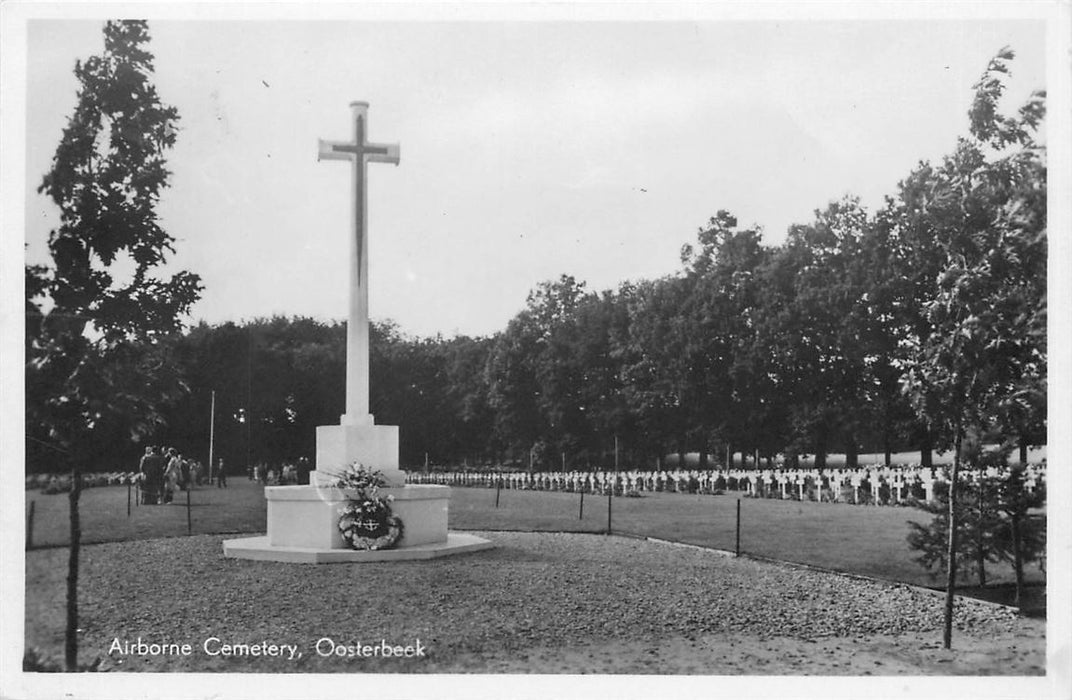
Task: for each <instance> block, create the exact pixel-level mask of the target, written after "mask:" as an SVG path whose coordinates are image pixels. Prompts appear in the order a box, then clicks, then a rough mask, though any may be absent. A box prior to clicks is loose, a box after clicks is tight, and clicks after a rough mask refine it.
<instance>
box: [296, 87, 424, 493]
mask: <svg viewBox="0 0 1072 700" xmlns="http://www.w3.org/2000/svg"><path fill="white" fill-rule="evenodd" d="M350 107H351V109H352V110H353V119H354V140H353V141H352V142H344V141H325V140H323V139H321V140H320V143H319V149H318V154H317V160H345V161H349V162H350V164H351V167H352V171H353V191H352V193H351V207H350V211H351V220H352V222H353V232H352V234H351V236H350V250H349V257H348V260H349V267H350V312H349V316H348V319H347V335H346V413H344V414H343V415H342V417H341V418H340V420H339V425H337V426H321V427H318V428H317V429H316V467H317V471H324V472H329V473H338V472H339V471H341V470H342V469H343V468H344V467H346V466H347V465H348V464H351V463H353V462H361V463H362V464H364V465H365V466H367V467H371V468H374V469H379V470H380V471H382V472H383V473H384V476H385V477H386V478H387V480H388V482H390V483H391V484H393V485H396V486H401V485H402V484H403V483H404V475H403V474H402V472H401V471H400V470H399V469H398V427H397V426H382V425H375V421H374V420H373V416H372V414H370V413H369V308H368V294H369V285H368V268H369V263H368V258H369V256H368V190H367V188H366V184H365V183H366V181H367V177H368V164H369V163H370V162H373V163H394V164H395V165H398V161H399V148H398V145H397V144H389V145H386V144H377V143H369V142H368V136H367V135H368V103H367V102H351V103H350ZM317 478H318V476H313V477H312V479H317ZM324 478H325V476H319V479H321V480H323V479H324ZM328 478H330V477H328ZM312 479H311V482H310V483H320V482H319V481H313V480H312Z"/></svg>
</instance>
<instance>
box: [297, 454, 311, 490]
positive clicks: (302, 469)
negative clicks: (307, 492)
mask: <svg viewBox="0 0 1072 700" xmlns="http://www.w3.org/2000/svg"><path fill="white" fill-rule="evenodd" d="M298 484H299V485H301V486H307V485H308V484H309V458H308V457H302V458H300V459H299V460H298Z"/></svg>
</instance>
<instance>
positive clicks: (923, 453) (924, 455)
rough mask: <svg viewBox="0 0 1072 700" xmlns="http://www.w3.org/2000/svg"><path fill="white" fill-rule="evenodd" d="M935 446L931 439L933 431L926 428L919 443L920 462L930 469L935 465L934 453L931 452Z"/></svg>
mask: <svg viewBox="0 0 1072 700" xmlns="http://www.w3.org/2000/svg"><path fill="white" fill-rule="evenodd" d="M933 447H934V443H933V441H932V440H931V431H930V430H928V429H926V428H924V429H923V435H922V437H921V438H920V445H919V464H920V466H922V467H924V468H926V469H930V468H931V467H933V466H934V455H932V454H931V450H932V448H933Z"/></svg>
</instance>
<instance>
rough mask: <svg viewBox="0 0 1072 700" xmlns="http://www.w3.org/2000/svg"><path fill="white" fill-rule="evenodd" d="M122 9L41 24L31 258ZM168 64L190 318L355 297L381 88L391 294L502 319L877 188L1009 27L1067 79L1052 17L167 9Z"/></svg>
mask: <svg viewBox="0 0 1072 700" xmlns="http://www.w3.org/2000/svg"><path fill="white" fill-rule="evenodd" d="M101 28H102V22H100V21H96V20H79V21H70V20H64V19H57V20H37V21H35V22H33V23H31V24H30V28H29V34H28V37H27V45H26V57H27V66H26V69H27V80H28V83H27V85H28V89H27V125H28V126H27V138H26V147H27V152H26V170H27V197H26V202H27V213H26V236H27V244H28V246H27V258H28V260H29V261H30V262H45V261H46V260H47V248H46V241H47V237H48V231H49V230H50V228H52V227H53V226H55V225H56V222H57V221H58V217H57V212H56V210H55V207H54V206H53V205H52V203H51V202H50V201H48V200H47V199H45V198H43V197H40V196H38V195H36V194H35V193H34V191H35V189H36V186H37V185H38V184H39V183H40V180H41V177H42V175H43V174H44V173H45V171H46V170H47V168H48V166H49V162H50V159H51V157H52V154H53V152H54V151H55V147H56V144H57V143H58V141H59V139H60V135H61V132H62V129H63V127H64V125H65V124H66V120H67V118H68V116H69V115H70V114H71V112H72V110H73V107H74V105H75V101H76V90H77V83H76V80H75V78H74V76H73V68H74V64H75V61H76V60H77V59H79V58H82V59H84V58H86V57H88V56H90V55H93V54H96V53H99V52H100V51H101V50H102V49H103V40H102V34H101ZM150 33H151V36H152V41H151V44H150V50H151V52H152V53H153V54H154V55H155V57H156V75H155V80H154V82H155V84H156V86H157V88H158V91H159V93H160V95H161V97H162V99H163V100H164V101H165V102H166V103H168V104H171V105H174V106H175V107H176V108H177V109H178V111H179V114H180V117H181V122H180V125H181V132H180V134H179V139H178V143H177V145H176V147H175V148H174V150H173V151H172V152H170V154H169V157H168V158H169V166H170V168H171V170H172V172H173V177H172V181H171V183H172V187H171V188H170V189H169V190H168V191H166V193H165V194H164V196H163V199H162V201H161V203H160V206H159V209H158V213H159V215H160V216H161V219H162V223H163V225H164V227H165V228H166V230H167V231H168V232H170V233H171V234H172V235H173V236H174V237H175V238H176V239H177V242H176V248H177V253H176V255H175V256H174V257H173V263H174V266H175V269H180V268H181V269H189V270H192V271H194V272H196V273H198V274H199V275H201V277H202V280H203V282H204V285H205V290H204V293H203V295H202V299H201V301H200V302H198V303H197V305H196V306H195V307H194V309H193V314H192V317H193V318H192V320H194V321H197V320H201V319H204V320H206V321H208V322H211V323H215V322H220V321H225V320H236V321H237V320H241V319H249V318H253V317H257V316H268V315H272V314H285V315H307V316H314V317H317V318H320V319H340V320H341V319H343V318H344V316H345V313H346V308H347V306H346V295H347V276H346V250H347V248H346V245H347V237H348V235H349V233H350V232H349V226H350V224H349V211H350V210H349V197H350V192H351V182H350V171H349V168H348V167H347V166H346V165H345V164H343V163H339V162H320V163H318V162H317V158H316V156H317V139H318V138H325V139H336V140H344V139H345V140H349V139H350V138H351V135H352V124H351V121H350V109H349V107H348V105H349V103H350V102H351V101H353V100H364V101H367V102H369V103H370V109H369V124H370V133H369V137H370V139H371V140H374V141H378V142H387V143H398V144H400V146H401V163H400V165H398V166H397V167H396V166H392V165H387V164H377V163H373V164H370V165H369V181H370V186H369V209H370V212H369V222H370V235H369V238H370V243H369V248H370V256H371V257H370V265H371V269H370V279H371V290H370V306H371V313H372V316H373V318H380V319H383V318H390V319H393V320H395V321H396V322H397V323H398V324H399V325H400V326H401V328H402V329H403V330H404V331H406V332H408V333H411V334H416V335H421V336H427V335H432V334H435V333H437V332H441V333H443V334H445V335H453V334H455V333H465V334H490V333H493V332H495V331H497V330H499V329H501V328H503V327H504V326H505V324H506V322H507V321H508V320H509V319H510V318H511V317H512V316H513V315H514V314H515V313H517V312H518V311H519V310H520V309H521V308H522V307H523V305H524V301H525V296H526V294H527V293H528V291H529V290H530V289H532V288H533V287H534V286H535V285H536V284H537V283H539V282H540V281H542V280H547V279H552V278H556V277H558V276H559V275H560V274H563V273H566V274H572V275H574V276H576V277H577V278H579V279H581V280H584V281H587V282H588V285H589V288H590V289H593V290H603V289H609V288H615V287H617V286H618V284H619V283H621V282H622V281H624V280H628V279H632V280H636V279H641V278H654V277H658V276H662V275H666V274H671V273H673V272H675V271H676V270H678V269H679V268H680V263H679V257H678V256H679V252H680V249H681V246H682V244H684V243H687V242H690V241H692V240H694V238H695V233H696V231H697V229H698V227H699V226H701V225H702V224H704V223H705V222H706V221H707V220H708V218H710V217H711V216H712V215H714V214H715V212H716V211H717V210H719V209H728V210H730V211H731V212H733V213H735V214H736V215H737V216H738V218H739V219H740V222H741V224H743V225H751V224H757V225H759V226H761V227H763V229H764V232H765V233H764V240H765V241H766V242H768V243H778V242H780V241H782V240H784V237H785V232H786V228H787V227H788V226H789V225H790V224H792V223H804V222H807V221H809V220H810V219H811V217H812V212H813V210H815V209H817V208H821V207H823V206H825V204H826V203H827V202H829V201H831V200H834V199H837V198H840V197H841V196H843V195H846V194H855V195H858V196H860V197H861V198H862V199H863V201H864V203H865V205H867V206H869V207H872V208H873V207H876V206H878V205H880V204H881V202H882V198H883V196H884V195H887V194H892V193H893V192H894V189H895V187H896V183H897V182H898V180H900V179H901V178H903V177H904V176H905V175H906V174H907V173H908V172H909V171H910V170H911V169H912V168H913V166H914V165H915V164H916V163H917V162H918V161H919V160H921V159H936V158H939V157H940V156H942V155H943V154H945V153H948V152H950V151H951V150H952V148H953V147H954V145H955V140H956V138H957V136H958V135H964V134H966V133H967V116H966V112H967V109H968V106H969V103H970V100H971V95H972V84H973V83H974V82H975V81H976V80H977V79H978V77H979V76H980V74H981V73H982V71H983V69H984V68H985V66H986V64H987V61H988V60H989V59H990V58H991V57H992V56H993V55H994V54H995V53H996V52H997V50H998V49H1000V48H1001V47H1002V46H1005V45H1008V46H1011V47H1012V48H1013V49H1014V50H1015V51H1016V54H1017V57H1016V60H1015V61H1013V62H1012V64H1011V65H1012V73H1013V74H1012V78H1011V81H1010V86H1011V89H1010V92H1009V99H1008V103H1007V104H1008V105H1009V107H1015V106H1019V104H1020V103H1021V102H1023V100H1024V99H1026V97H1027V96H1028V94H1029V93H1030V92H1031V91H1032V90H1035V89H1039V88H1044V87H1045V31H1044V25H1043V24H1042V23H1041V22H1036V21H1018V20H1009V19H1003V20H1000V21H976V20H970V19H963V18H962V19H947V20H930V21H927V20H911V21H890V20H884V21H822V22H819V21H801V20H783V21H773V20H765V21H751V22H741V21H736V22H733V21H714V20H711V19H708V18H704V19H697V20H694V21H664V22H651V21H615V22H610V21H596V22H570V21H558V22H542V21H481V22H474V21H463V22H444V21H434V22H413V21H408V22H389V21H327V20H323V19H320V20H317V21H295V20H283V21H279V20H271V21H247V20H241V19H234V20H228V21H220V20H205V21H192V20H181V19H179V20H175V19H156V20H150Z"/></svg>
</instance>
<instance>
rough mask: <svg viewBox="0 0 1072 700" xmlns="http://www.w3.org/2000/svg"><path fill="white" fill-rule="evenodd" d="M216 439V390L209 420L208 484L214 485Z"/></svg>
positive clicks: (213, 391) (213, 394)
mask: <svg viewBox="0 0 1072 700" xmlns="http://www.w3.org/2000/svg"><path fill="white" fill-rule="evenodd" d="M215 439H216V390H215V389H213V390H212V409H211V410H210V411H209V419H208V483H209V484H211V483H212V466H213V462H212V450H213V448H214V447H215V445H214V444H213V443H214V442H215Z"/></svg>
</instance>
